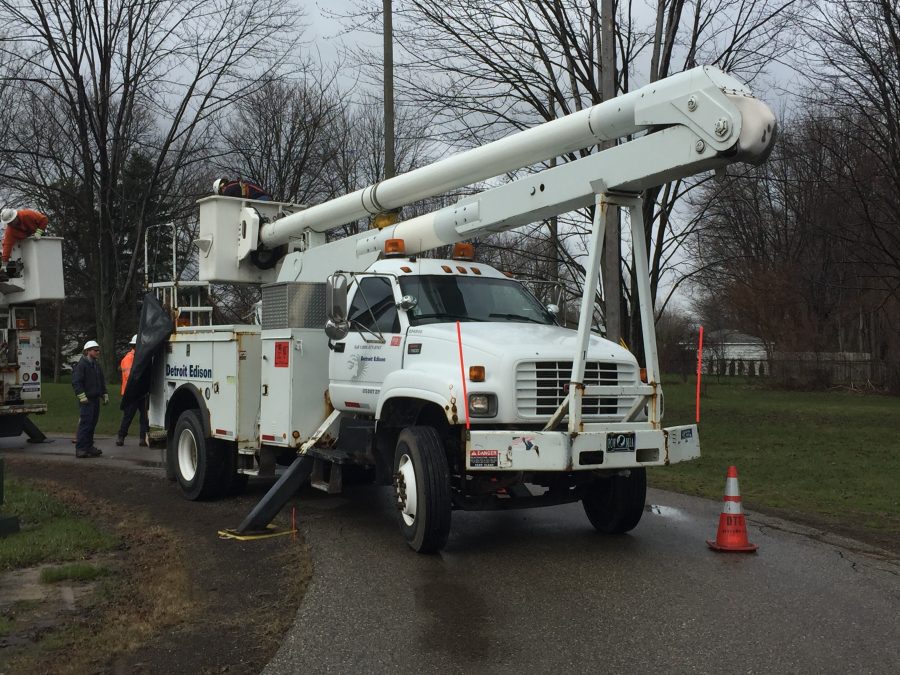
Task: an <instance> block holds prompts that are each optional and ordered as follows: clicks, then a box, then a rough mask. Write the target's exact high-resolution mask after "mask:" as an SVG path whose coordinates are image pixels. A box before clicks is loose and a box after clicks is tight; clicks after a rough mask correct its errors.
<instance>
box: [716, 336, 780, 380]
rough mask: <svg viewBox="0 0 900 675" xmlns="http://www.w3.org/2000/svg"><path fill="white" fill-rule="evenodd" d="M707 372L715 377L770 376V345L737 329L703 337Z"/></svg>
mask: <svg viewBox="0 0 900 675" xmlns="http://www.w3.org/2000/svg"><path fill="white" fill-rule="evenodd" d="M703 372H704V373H709V374H713V375H768V374H769V362H768V356H767V354H766V345H765V343H764V342H763V341H762V339H761V338H758V337H754V336H753V335H747V334H746V333H740V332H738V331H736V330H728V329H722V330H714V331H710V332H709V333H706V334H705V335H704V336H703Z"/></svg>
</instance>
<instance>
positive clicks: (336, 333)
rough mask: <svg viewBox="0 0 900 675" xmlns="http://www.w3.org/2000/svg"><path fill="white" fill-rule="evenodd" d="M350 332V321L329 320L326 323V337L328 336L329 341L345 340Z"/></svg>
mask: <svg viewBox="0 0 900 675" xmlns="http://www.w3.org/2000/svg"><path fill="white" fill-rule="evenodd" d="M349 332H350V322H349V321H340V322H337V321H332V320H331V319H328V321H326V322H325V335H327V336H328V339H329V340H343V339H344V338H345V337H347V333H349Z"/></svg>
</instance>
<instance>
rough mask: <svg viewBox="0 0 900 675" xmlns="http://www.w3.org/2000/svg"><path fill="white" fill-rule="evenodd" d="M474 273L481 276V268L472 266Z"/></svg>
mask: <svg viewBox="0 0 900 675" xmlns="http://www.w3.org/2000/svg"><path fill="white" fill-rule="evenodd" d="M472 274H475V275H477V276H480V275H481V270H480V269H478V268H477V267H473V268H472Z"/></svg>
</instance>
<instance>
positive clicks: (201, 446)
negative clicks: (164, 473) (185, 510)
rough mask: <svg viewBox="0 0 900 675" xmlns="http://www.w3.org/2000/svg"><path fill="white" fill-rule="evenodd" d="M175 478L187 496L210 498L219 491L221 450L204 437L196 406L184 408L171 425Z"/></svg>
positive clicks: (213, 442)
mask: <svg viewBox="0 0 900 675" xmlns="http://www.w3.org/2000/svg"><path fill="white" fill-rule="evenodd" d="M172 447H173V450H174V452H173V460H174V462H173V464H174V469H175V478H176V479H177V480H178V484H179V485H180V486H181V492H182V494H184V496H185V497H186V498H187V499H190V500H191V501H196V500H200V499H214V498H215V497H218V496H220V495H221V494H222V487H223V486H222V483H223V477H224V471H225V458H224V453H222V452H221V448H220V447H219V444H218V443H217V442H216V441H215V440H214V439H211V438H207V437H206V434H205V433H204V431H203V423H202V422H201V421H200V415H199V413H198V412H197V411H196V410H185V411H184V412H183V413H181V416H180V417H179V418H178V424H176V425H175V435H174V438H173V440H172Z"/></svg>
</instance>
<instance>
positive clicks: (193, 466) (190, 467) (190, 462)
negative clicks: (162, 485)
mask: <svg viewBox="0 0 900 675" xmlns="http://www.w3.org/2000/svg"><path fill="white" fill-rule="evenodd" d="M178 470H179V471H180V472H181V476H182V478H184V480H185V481H187V482H190V481H192V480H194V476H195V475H196V473H197V439H196V438H194V434H193V432H192V431H191V430H190V429H185V430H184V431H182V432H181V436H179V437H178Z"/></svg>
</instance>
